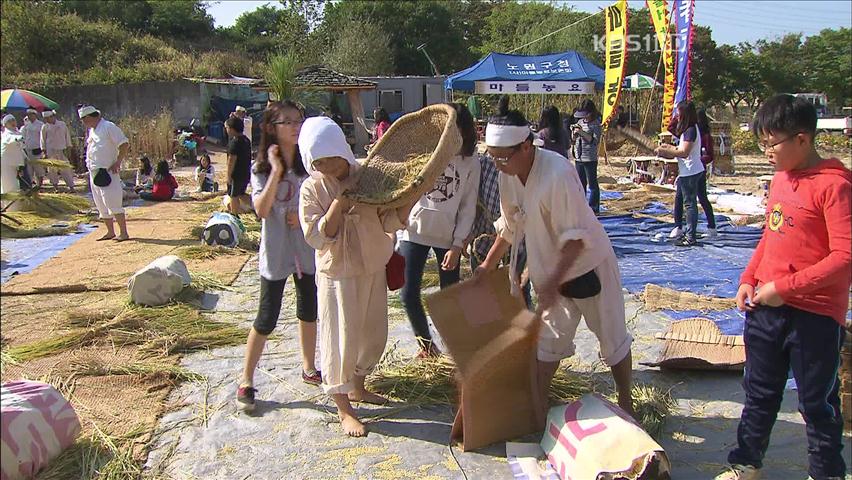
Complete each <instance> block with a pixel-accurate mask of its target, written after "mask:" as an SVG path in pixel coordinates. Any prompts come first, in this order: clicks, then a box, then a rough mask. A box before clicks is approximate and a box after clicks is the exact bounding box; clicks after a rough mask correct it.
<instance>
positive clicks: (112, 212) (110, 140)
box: [77, 105, 130, 242]
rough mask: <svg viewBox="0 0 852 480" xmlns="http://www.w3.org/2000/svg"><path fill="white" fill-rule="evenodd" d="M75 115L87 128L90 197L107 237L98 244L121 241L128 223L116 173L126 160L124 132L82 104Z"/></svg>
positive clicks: (95, 110) (121, 189)
mask: <svg viewBox="0 0 852 480" xmlns="http://www.w3.org/2000/svg"><path fill="white" fill-rule="evenodd" d="M77 113H78V114H79V115H80V121H81V122H83V125H85V126H86V128H87V129H88V134H87V136H86V166H87V167H88V168H89V180H90V182H91V186H92V197H93V198H94V200H95V206H96V207H97V208H98V213H99V215H100V218H102V219H103V220H104V223H105V224H106V228H107V232H106V234H104V235H103V236H102V237H100V238H99V239H98V241H102V240H109V239H115V241H117V242H123V241H125V240H128V239H129V238H130V236H129V235H128V234H127V220H126V218H125V216H124V208H123V207H122V205H121V202H122V199H123V195H124V189H123V188H122V183H121V177H120V176H119V175H118V173H119V172H120V171H121V162H122V161H123V160H124V159H125V158H126V157H127V151H128V150H129V149H130V143H129V142H128V140H127V137H126V136H124V132H122V131H121V129H120V128H118V126H116V124H114V123H112V122H110V121H109V120H105V119H104V118H102V117H101V112H100V111H98V109H96V108H95V107H93V106H91V105H84V106H82V107H80V109H79V110H78V111H77ZM113 222H117V223H118V228H119V235H118V236H116V235H115V229H114V226H113Z"/></svg>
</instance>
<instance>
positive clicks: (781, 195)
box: [716, 95, 852, 480]
mask: <svg viewBox="0 0 852 480" xmlns="http://www.w3.org/2000/svg"><path fill="white" fill-rule="evenodd" d="M816 123H817V115H816V109H814V106H813V105H812V104H811V103H810V102H808V101H806V100H804V99H801V98H796V97H793V96H792V95H777V96H775V97H772V98H771V99H769V100H767V101H766V103H764V104H763V106H761V107H760V109H759V110H758V111H757V113H756V114H755V117H754V122H753V124H752V132H753V133H754V135H755V136H756V137H758V139H759V143H758V146H759V147H760V150H761V151H762V152H764V154H765V155H766V158H767V160H768V161H769V163H770V164H771V165H772V166H773V167H774V168H775V175H774V176H773V178H772V184H771V186H770V190H769V199H768V201H767V204H766V229H765V230H764V231H763V236H762V237H761V239H760V243H759V244H758V245H757V249H756V250H755V252H754V255H753V256H752V257H751V261H750V262H749V264H748V266H747V267H746V269H745V271H744V272H743V275H742V277H741V278H740V288H739V290H738V291H737V297H736V300H737V307H739V309H740V310H744V311H745V312H746V321H745V332H744V334H743V335H744V338H745V345H746V365H745V378H744V380H743V388H744V389H745V394H746V400H745V405H744V407H743V411H742V417H741V418H740V424H739V428H738V429H737V446H736V448H734V450H733V451H731V453H730V454H729V455H728V462H729V463H730V466H729V467H728V468H727V469H726V471H724V472H722V473H720V474H719V475H718V476H717V477H716V480H752V479H757V478H759V476H760V468H761V467H762V466H763V457H764V455H765V453H766V449H767V447H768V446H769V434H770V433H771V431H772V426H773V425H774V424H775V419H776V417H777V415H778V410H779V408H780V407H781V399H782V398H783V396H784V387H785V384H786V382H787V372H788V371H789V369H790V368H791V367H792V370H793V377H794V378H795V379H796V386H797V387H798V394H799V411H800V412H801V413H802V416H803V417H804V419H805V425H806V432H807V436H808V463H809V467H808V473H809V474H810V477H811V478H814V479H818V480H823V479H838V480H842V479H843V478H844V476H845V475H846V465H845V463H844V461H843V455H842V453H841V452H842V450H843V420H842V419H841V416H840V397H839V395H838V386H839V385H840V382H839V381H838V379H837V368H838V365H839V364H840V346H841V345H842V344H843V337H844V333H845V332H844V329H843V325H844V323H845V320H846V312H847V309H848V305H849V304H848V302H849V286H850V275H852V248H850V244H852V172H850V171H849V170H848V169H847V168H846V167H844V166H843V164H842V163H841V162H840V161H839V160H837V159H834V158H832V159H823V158H821V157H820V155H819V153H817V151H816V149H815V148H814V137H815V136H816Z"/></svg>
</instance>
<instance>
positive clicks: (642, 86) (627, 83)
mask: <svg viewBox="0 0 852 480" xmlns="http://www.w3.org/2000/svg"><path fill="white" fill-rule="evenodd" d="M655 86H657V87H659V86H660V83H659V82H657V81H656V80H654V79H653V78H652V77H649V76H648V75H642V74H641V73H638V72H637V73H634V74H633V75H630V76H628V77H627V78H625V79H624V88H626V89H628V90H648V89H651V88H654V87H655Z"/></svg>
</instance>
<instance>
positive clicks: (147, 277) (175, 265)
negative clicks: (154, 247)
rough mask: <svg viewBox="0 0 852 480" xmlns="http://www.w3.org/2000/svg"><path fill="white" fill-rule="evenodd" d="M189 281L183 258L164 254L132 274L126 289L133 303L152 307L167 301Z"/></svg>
mask: <svg viewBox="0 0 852 480" xmlns="http://www.w3.org/2000/svg"><path fill="white" fill-rule="evenodd" d="M191 282H192V278H191V277H190V276H189V270H187V268H186V264H185V263H183V260H181V259H180V258H178V257H177V256H176V255H166V256H164V257H160V258H158V259H156V260H154V261H153V262H151V263H149V264H148V265H146V266H145V267H144V268H142V269H141V270H139V271H138V272H136V273H135V274H133V276H132V277H130V281H129V282H128V283H127V290H128V291H129V292H130V300H131V301H132V302H133V303H136V304H139V305H147V306H151V307H154V306H157V305H164V304H166V303H168V301H169V300H171V299H172V298H174V297H175V295H177V294H178V293H180V291H181V290H183V287H186V286H188V285H189V284H190V283H191Z"/></svg>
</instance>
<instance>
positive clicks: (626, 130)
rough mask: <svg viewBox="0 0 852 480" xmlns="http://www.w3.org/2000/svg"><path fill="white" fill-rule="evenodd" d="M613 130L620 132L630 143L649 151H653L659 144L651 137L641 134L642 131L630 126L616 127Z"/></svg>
mask: <svg viewBox="0 0 852 480" xmlns="http://www.w3.org/2000/svg"><path fill="white" fill-rule="evenodd" d="M615 131H617V132H618V133H620V134H621V135H622V136H623V137H624V138H625V139H627V140H628V141H629V142H630V143H632V144H634V145H636V146H637V147H639V148H641V149H643V150H645V151H647V152H649V153H654V149H655V148H657V147H658V146H659V144H658V143H657V142H655V141H654V140H653V139H651V138H649V137H647V136H646V135H644V134H642V132H640V131H638V130H634V129H632V128H630V127H616V128H615Z"/></svg>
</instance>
